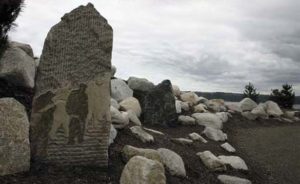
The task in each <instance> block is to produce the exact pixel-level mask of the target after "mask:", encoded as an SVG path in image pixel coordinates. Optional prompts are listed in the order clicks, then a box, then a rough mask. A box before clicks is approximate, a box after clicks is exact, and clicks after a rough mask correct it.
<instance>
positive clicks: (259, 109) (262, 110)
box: [251, 103, 268, 118]
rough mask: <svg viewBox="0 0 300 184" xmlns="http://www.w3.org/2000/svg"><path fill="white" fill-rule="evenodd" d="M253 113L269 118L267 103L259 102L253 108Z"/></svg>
mask: <svg viewBox="0 0 300 184" xmlns="http://www.w3.org/2000/svg"><path fill="white" fill-rule="evenodd" d="M251 114H254V115H256V116H257V117H260V118H268V114H267V112H266V105H265V104H263V103H260V104H258V106H257V107H255V108H254V109H252V111H251Z"/></svg>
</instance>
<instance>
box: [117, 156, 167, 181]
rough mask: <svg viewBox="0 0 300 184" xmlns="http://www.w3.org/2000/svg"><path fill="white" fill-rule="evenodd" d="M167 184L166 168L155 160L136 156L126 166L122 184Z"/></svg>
mask: <svg viewBox="0 0 300 184" xmlns="http://www.w3.org/2000/svg"><path fill="white" fill-rule="evenodd" d="M135 183H136V184H166V176H165V169H164V166H163V165H162V164H161V163H160V162H158V161H155V160H151V159H148V158H145V157H141V156H135V157H133V158H131V159H130V160H129V162H128V163H127V164H126V165H125V167H124V169H123V172H122V175H121V179H120V184H135Z"/></svg>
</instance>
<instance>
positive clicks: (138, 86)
mask: <svg viewBox="0 0 300 184" xmlns="http://www.w3.org/2000/svg"><path fill="white" fill-rule="evenodd" d="M128 86H129V87H130V88H131V89H132V90H140V91H150V90H151V89H153V88H154V87H155V85H154V84H153V83H152V82H150V81H148V80H147V79H145V78H138V77H129V79H128Z"/></svg>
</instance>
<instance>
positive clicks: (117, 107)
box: [110, 98, 120, 109]
mask: <svg viewBox="0 0 300 184" xmlns="http://www.w3.org/2000/svg"><path fill="white" fill-rule="evenodd" d="M110 105H111V106H113V107H114V108H116V109H120V105H119V103H118V102H117V100H115V99H113V98H111V99H110Z"/></svg>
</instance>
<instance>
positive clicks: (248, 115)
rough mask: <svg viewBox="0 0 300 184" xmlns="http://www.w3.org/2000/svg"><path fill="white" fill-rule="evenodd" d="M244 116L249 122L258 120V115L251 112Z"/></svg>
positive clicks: (246, 112) (243, 114) (243, 113)
mask: <svg viewBox="0 0 300 184" xmlns="http://www.w3.org/2000/svg"><path fill="white" fill-rule="evenodd" d="M242 116H243V117H245V118H246V119H248V120H256V119H257V118H258V115H256V114H253V113H252V112H250V111H245V112H242Z"/></svg>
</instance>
